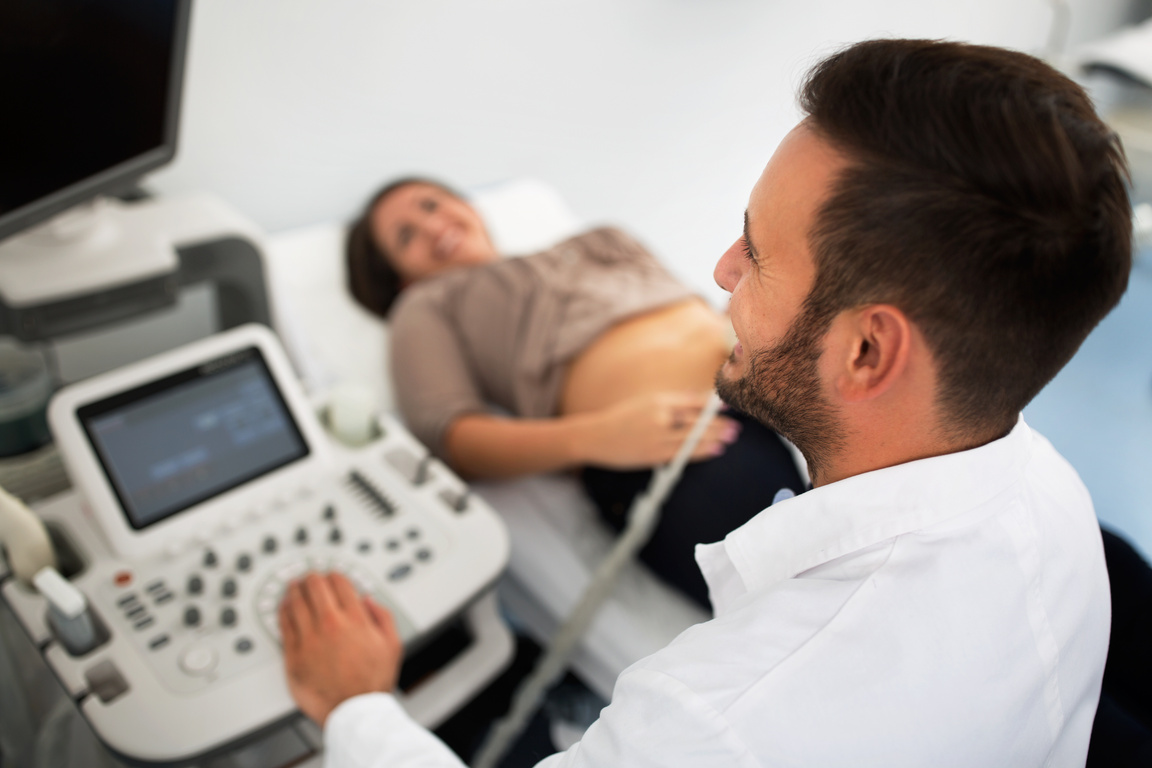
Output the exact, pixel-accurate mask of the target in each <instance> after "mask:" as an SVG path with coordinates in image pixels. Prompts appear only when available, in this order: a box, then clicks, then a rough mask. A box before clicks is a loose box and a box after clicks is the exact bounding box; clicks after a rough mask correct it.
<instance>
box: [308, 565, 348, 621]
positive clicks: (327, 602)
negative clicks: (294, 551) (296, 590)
mask: <svg viewBox="0 0 1152 768" xmlns="http://www.w3.org/2000/svg"><path fill="white" fill-rule="evenodd" d="M300 591H301V593H302V594H303V596H304V602H305V603H307V605H308V610H309V611H310V612H311V614H312V621H313V622H315V623H316V625H317V626H320V621H321V619H322V618H323V617H325V616H331V615H333V614H335V613H336V612H337V610H338V608H339V604H338V603H337V602H336V595H335V594H334V593H333V591H332V587H331V586H330V585H329V583H328V579H326V578H324V576H323V575H322V574H319V573H317V572H315V571H313V572H312V573H309V574H308V575H307V576H305V577H304V581H303V583H302V584H301V588H300Z"/></svg>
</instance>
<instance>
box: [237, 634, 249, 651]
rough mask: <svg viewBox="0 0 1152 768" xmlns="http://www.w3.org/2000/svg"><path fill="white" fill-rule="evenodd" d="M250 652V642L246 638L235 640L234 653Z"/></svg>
mask: <svg viewBox="0 0 1152 768" xmlns="http://www.w3.org/2000/svg"><path fill="white" fill-rule="evenodd" d="M250 650H252V641H251V640H249V639H248V638H246V637H238V638H236V653H248V651H250Z"/></svg>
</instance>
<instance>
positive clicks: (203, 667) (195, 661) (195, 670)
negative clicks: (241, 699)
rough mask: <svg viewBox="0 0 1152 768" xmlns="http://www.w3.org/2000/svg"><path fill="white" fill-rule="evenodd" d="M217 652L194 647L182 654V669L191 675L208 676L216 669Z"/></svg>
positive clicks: (202, 647)
mask: <svg viewBox="0 0 1152 768" xmlns="http://www.w3.org/2000/svg"><path fill="white" fill-rule="evenodd" d="M216 658H217V657H216V651H214V650H213V649H211V648H206V647H204V646H193V647H191V648H189V649H188V650H186V651H184V653H182V654H180V668H181V669H183V670H184V671H185V672H186V673H187V674H189V675H206V674H208V673H209V672H211V671H212V670H213V669H215V668H216Z"/></svg>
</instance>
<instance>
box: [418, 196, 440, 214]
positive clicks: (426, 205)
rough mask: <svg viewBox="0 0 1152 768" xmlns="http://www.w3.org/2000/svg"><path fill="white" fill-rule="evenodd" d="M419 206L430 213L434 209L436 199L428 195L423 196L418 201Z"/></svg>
mask: <svg viewBox="0 0 1152 768" xmlns="http://www.w3.org/2000/svg"><path fill="white" fill-rule="evenodd" d="M420 208H421V210H424V211H427V212H428V213H431V212H432V211H434V210H436V201H435V200H433V199H432V198H430V197H429V198H425V199H424V200H422V201H420Z"/></svg>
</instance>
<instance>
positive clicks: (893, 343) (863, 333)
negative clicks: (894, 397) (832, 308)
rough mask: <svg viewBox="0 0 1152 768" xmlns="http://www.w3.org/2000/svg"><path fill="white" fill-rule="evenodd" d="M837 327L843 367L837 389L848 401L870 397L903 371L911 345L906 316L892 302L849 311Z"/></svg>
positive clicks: (838, 378)
mask: <svg viewBox="0 0 1152 768" xmlns="http://www.w3.org/2000/svg"><path fill="white" fill-rule="evenodd" d="M840 321H841V322H840V323H837V325H840V327H839V329H838V334H837V335H838V336H839V339H838V341H839V344H838V346H839V349H840V353H841V360H842V363H841V366H842V367H841V370H840V371H839V372H838V375H837V376H836V388H837V390H838V391H839V394H840V396H841V397H842V398H843V399H844V400H845V401H846V402H862V401H864V400H871V399H873V398H875V397H879V396H880V395H882V394H884V393H885V392H887V391H888V390H889V389H890V388H891V387H892V385H893V384H895V383H896V382H897V381H898V380H899V379H900V377H901V376H902V375H903V374H904V372H905V370H906V369H907V367H908V356H909V354H910V351H911V346H912V325H911V323H910V322H909V320H908V317H907V315H905V314H904V313H903V312H901V311H900V310H899V309H897V308H896V307H894V306H892V305H890V304H871V305H869V306H866V307H863V308H862V309H857V310H852V311H850V312H846V313H844V314H843V315H841V317H840Z"/></svg>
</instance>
